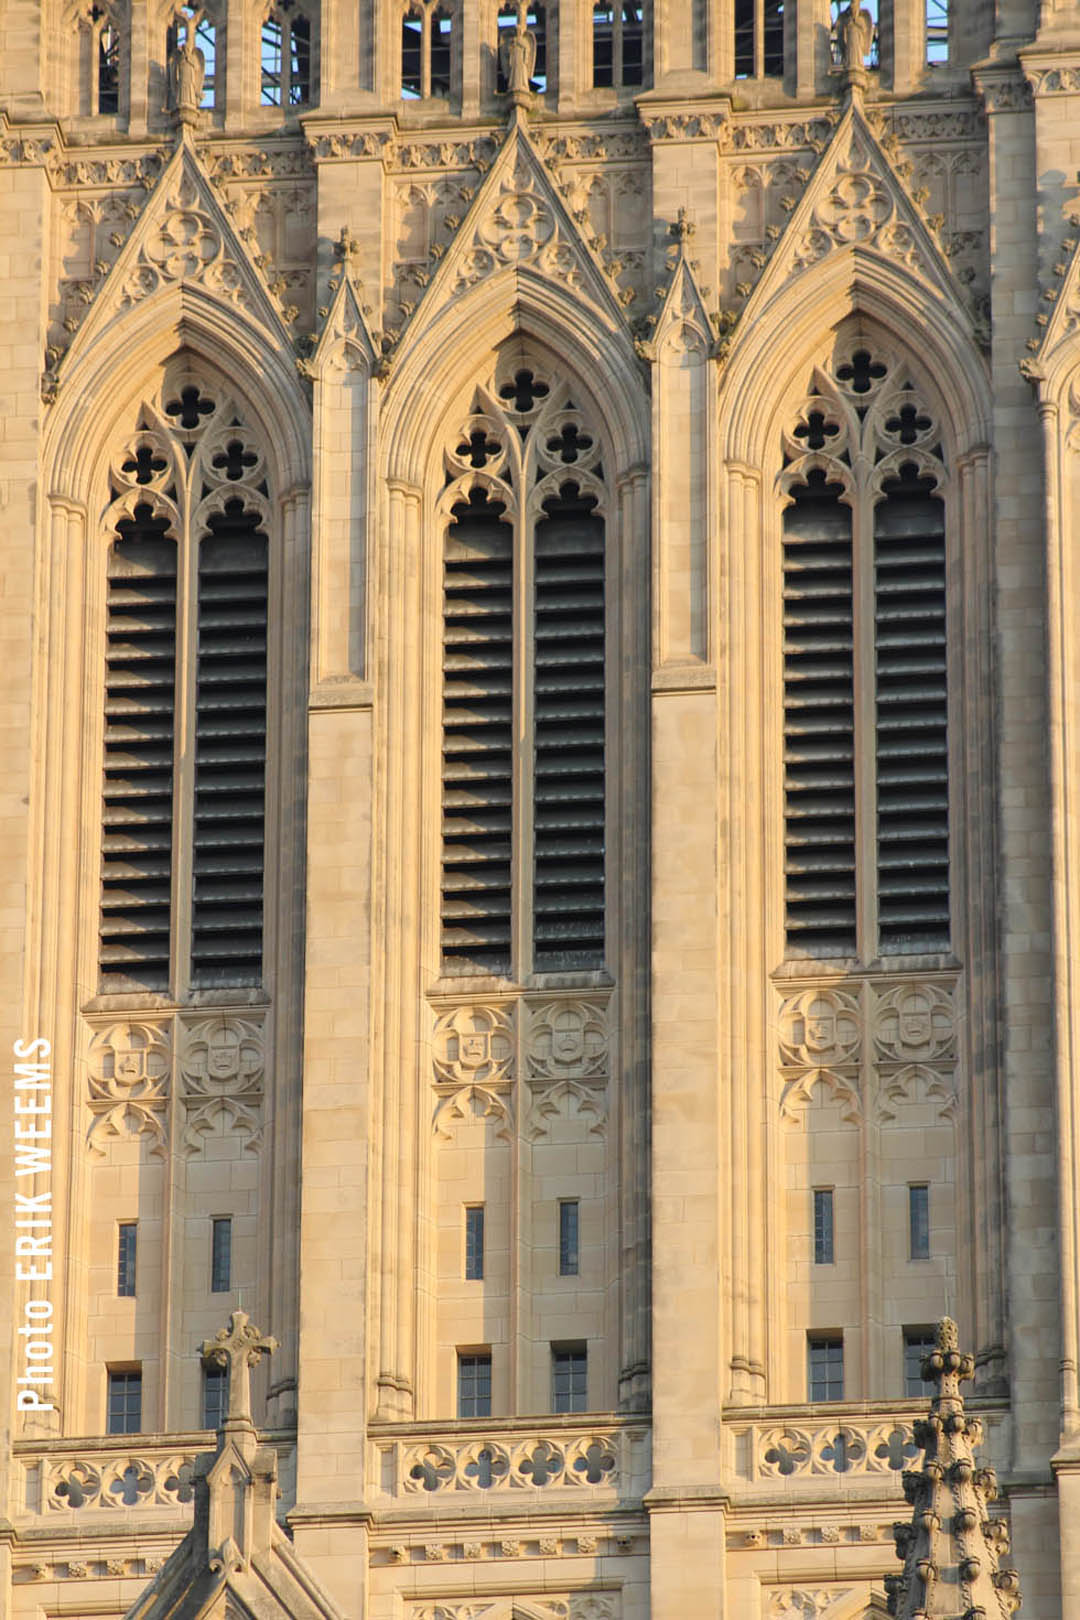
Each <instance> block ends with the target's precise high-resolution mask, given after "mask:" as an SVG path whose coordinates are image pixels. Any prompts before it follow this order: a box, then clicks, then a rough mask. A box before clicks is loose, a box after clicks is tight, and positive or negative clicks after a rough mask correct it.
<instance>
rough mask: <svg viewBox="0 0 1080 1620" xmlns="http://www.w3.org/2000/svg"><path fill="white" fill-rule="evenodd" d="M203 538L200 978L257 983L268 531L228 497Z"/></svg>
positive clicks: (196, 855)
mask: <svg viewBox="0 0 1080 1620" xmlns="http://www.w3.org/2000/svg"><path fill="white" fill-rule="evenodd" d="M210 530H211V532H210V533H209V534H207V535H204V536H203V538H202V540H201V541H200V544H199V580H198V606H197V619H198V652H197V658H196V696H195V709H196V745H195V817H194V837H193V848H192V870H193V877H194V893H193V903H192V921H191V975H192V982H193V983H194V984H197V985H233V984H258V983H259V982H260V980H261V977H262V954H263V949H262V948H263V940H262V935H263V863H264V837H265V826H264V823H265V775H266V602H267V584H268V576H267V546H266V536H265V535H264V534H262V533H261V532H260V530H259V527H258V518H257V517H256V516H255V515H253V514H251V513H247V512H245V511H244V510H243V507H242V504H241V502H240V501H234V502H230V503H229V507H228V509H227V511H226V513H225V514H224V515H221V516H217V517H215V518H213V519H212V520H211V524H210Z"/></svg>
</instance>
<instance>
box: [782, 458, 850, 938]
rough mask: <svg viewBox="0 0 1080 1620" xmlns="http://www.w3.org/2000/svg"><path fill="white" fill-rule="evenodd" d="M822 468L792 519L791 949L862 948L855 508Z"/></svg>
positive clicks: (787, 673)
mask: <svg viewBox="0 0 1080 1620" xmlns="http://www.w3.org/2000/svg"><path fill="white" fill-rule="evenodd" d="M840 493H841V491H840V486H839V485H837V484H830V483H828V482H827V480H826V476H825V473H824V472H823V471H821V470H820V469H815V470H814V471H812V472H811V473H810V474H809V477H808V479H807V482H806V483H805V484H803V485H801V486H797V487H796V488H795V490H794V491H793V494H794V503H793V505H791V506H790V507H789V508H788V509H787V512H786V514H785V525H784V807H785V825H784V845H785V848H784V859H785V871H784V880H785V893H786V897H787V936H788V944H789V946H790V947H791V948H793V949H795V950H799V951H804V952H806V953H807V954H808V955H817V956H849V955H853V954H854V951H855V709H854V702H855V680H854V644H853V640H852V557H851V512H850V510H849V508H848V507H846V506H842V505H841V504H840V502H839V500H838V496H839V494H840Z"/></svg>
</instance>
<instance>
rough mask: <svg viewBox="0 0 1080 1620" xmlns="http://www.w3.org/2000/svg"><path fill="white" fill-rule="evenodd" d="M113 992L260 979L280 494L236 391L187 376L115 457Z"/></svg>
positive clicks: (108, 770) (108, 696)
mask: <svg viewBox="0 0 1080 1620" xmlns="http://www.w3.org/2000/svg"><path fill="white" fill-rule="evenodd" d="M110 497H111V498H110V504H109V507H108V509H107V512H106V516H105V530H106V533H107V534H108V535H109V537H110V538H109V544H108V551H107V559H106V578H107V589H106V602H105V682H104V684H105V692H104V701H105V718H104V779H103V836H102V868H101V875H102V890H101V923H100V974H101V987H102V989H104V990H111V991H116V990H121V991H127V990H131V989H138V990H153V991H158V992H162V993H168V992H170V991H172V992H173V993H174V994H182V993H184V992H185V991H186V990H187V989H189V988H190V989H199V988H209V987H217V986H223V987H224V986H236V985H252V984H258V983H259V982H260V981H261V977H262V914H263V842H264V825H263V824H264V797H265V780H264V778H265V761H266V721H267V680H266V669H267V587H268V571H269V555H268V551H269V547H268V536H269V534H270V533H271V529H272V525H271V508H270V491H269V488H268V483H267V468H266V458H265V453H264V449H263V447H262V445H261V443H260V441H259V438H258V436H257V435H256V433H255V432H254V431H253V429H252V428H251V427H250V426H249V425H248V423H247V422H246V421H245V420H244V413H243V410H242V408H241V407H240V406H239V404H238V403H237V401H236V400H235V399H233V398H230V396H229V393H228V391H227V390H226V389H225V388H224V387H221V386H214V385H212V384H210V383H208V382H207V381H206V380H205V379H201V378H197V377H196V376H195V375H194V374H192V373H190V372H189V371H187V370H186V369H183V368H178V369H177V370H175V371H174V372H173V373H172V374H170V375H167V377H166V379H165V383H164V386H163V388H162V389H161V391H160V393H159V395H158V396H157V397H156V399H155V400H154V401H153V402H148V403H147V404H145V405H144V406H143V408H142V410H141V411H140V414H139V418H138V426H137V428H136V430H135V432H134V433H133V434H132V435H131V437H130V438H129V439H128V441H127V443H126V444H125V445H124V446H123V448H122V449H121V450H120V452H119V454H118V455H116V456H115V457H114V459H113V462H112V466H111V469H110Z"/></svg>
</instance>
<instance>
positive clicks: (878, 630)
mask: <svg viewBox="0 0 1080 1620" xmlns="http://www.w3.org/2000/svg"><path fill="white" fill-rule="evenodd" d="M930 488H931V486H930V483H929V481H927V480H919V479H918V478H916V477H915V471H914V468H906V469H904V472H903V474H902V475H901V478H900V479H898V480H896V481H894V482H893V483H891V484H890V485H887V486H886V499H885V500H884V501H882V502H881V503H880V504H879V506H878V507H877V509H876V513H875V535H874V607H875V624H874V630H875V665H876V679H877V689H876V705H877V707H876V713H877V743H876V772H877V868H878V929H879V946H880V949H881V951H882V952H883V953H890V952H898V953H909V952H913V951H944V950H947V949H948V947H949V796H948V737H947V725H948V706H947V684H946V663H945V645H946V640H945V638H946V624H945V537H944V522H943V508H942V504H941V502H940V501H939V500H937V499H935V498H934V496H933V495H932V494H931V493H930Z"/></svg>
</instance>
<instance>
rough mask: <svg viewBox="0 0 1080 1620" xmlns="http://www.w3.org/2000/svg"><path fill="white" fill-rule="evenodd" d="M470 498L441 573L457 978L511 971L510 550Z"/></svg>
mask: <svg viewBox="0 0 1080 1620" xmlns="http://www.w3.org/2000/svg"><path fill="white" fill-rule="evenodd" d="M500 513H501V508H500V507H497V506H493V505H491V504H489V503H488V502H487V500H486V498H485V497H484V496H483V494H482V492H481V491H479V490H476V491H474V492H473V494H472V496H471V497H470V500H469V502H468V504H466V503H462V504H461V505H459V506H457V507H455V509H454V520H455V521H454V522H453V524H452V525H451V527H450V529H449V531H448V534H447V540H446V550H445V555H444V573H443V761H442V763H443V827H442V831H443V854H442V950H443V960H444V966H445V968H446V971H448V972H451V973H455V972H456V973H508V972H509V971H510V941H511V932H510V882H511V847H512V845H511V839H512V826H513V777H512V769H513V541H512V531H511V529H510V528H509V526H508V525H507V524H505V523H503V522H501V521H500Z"/></svg>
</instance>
